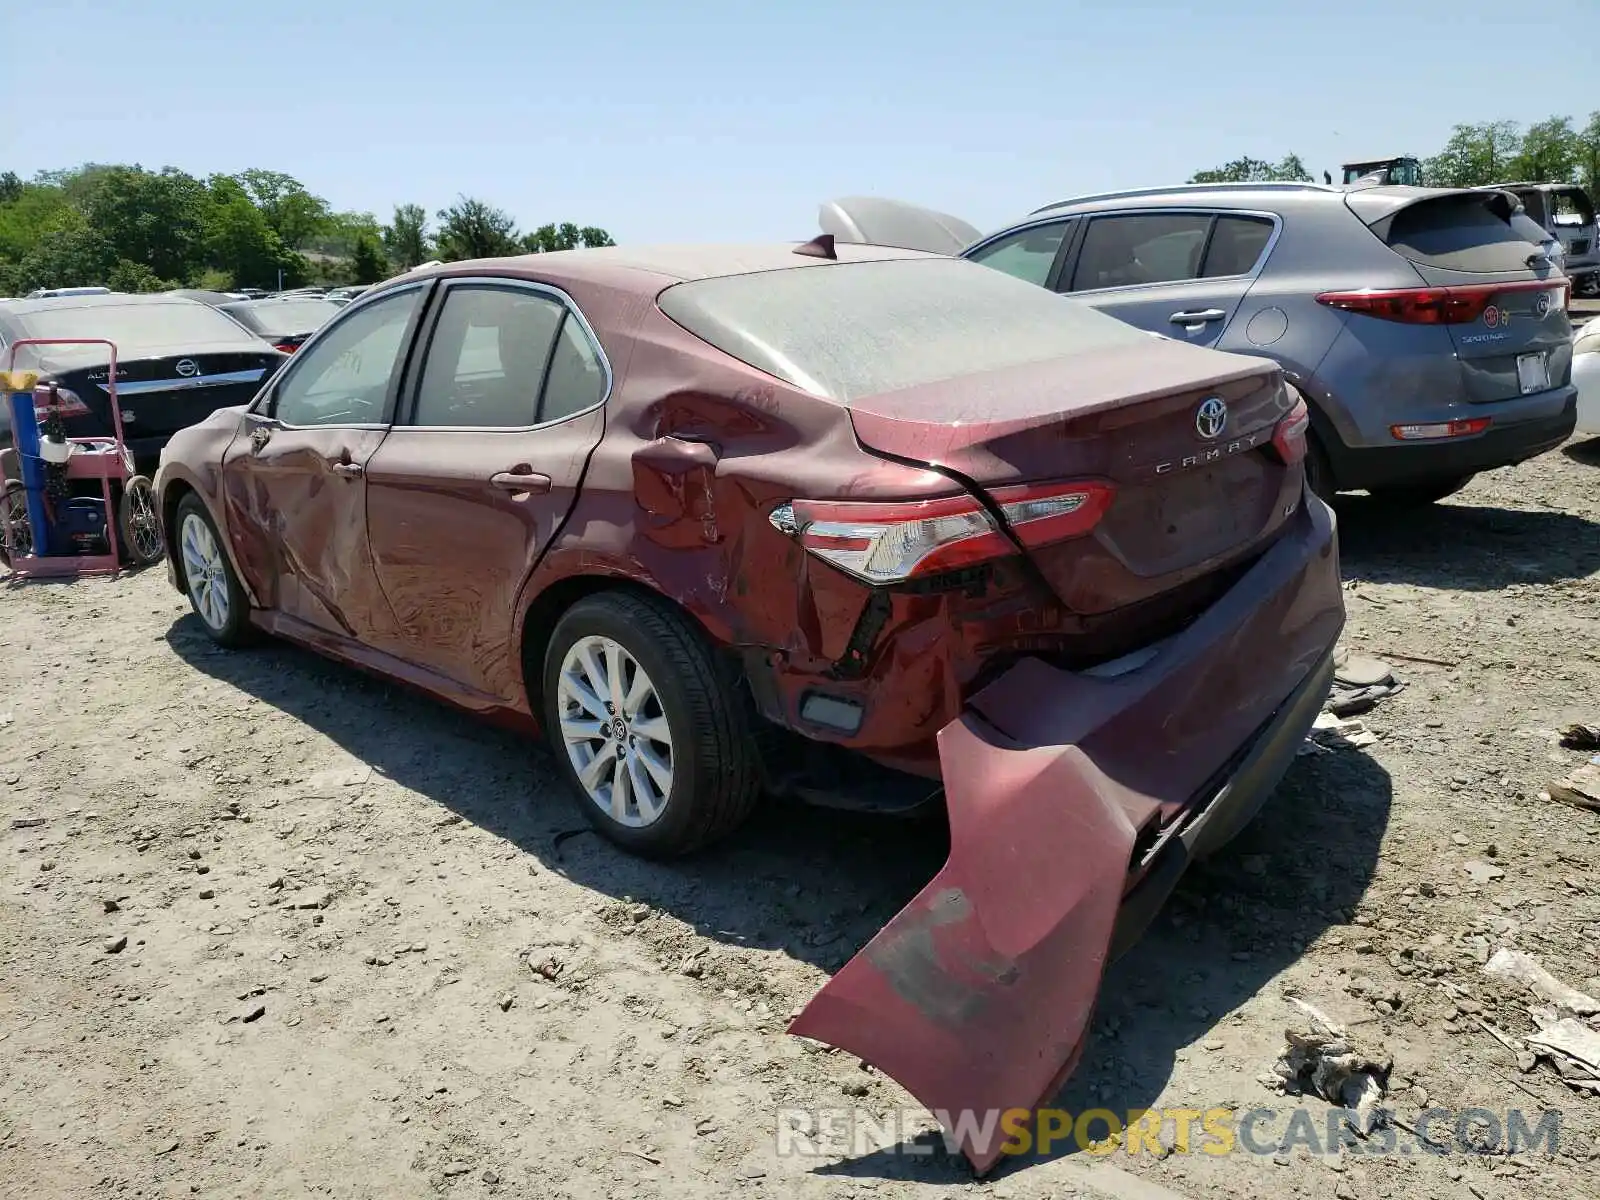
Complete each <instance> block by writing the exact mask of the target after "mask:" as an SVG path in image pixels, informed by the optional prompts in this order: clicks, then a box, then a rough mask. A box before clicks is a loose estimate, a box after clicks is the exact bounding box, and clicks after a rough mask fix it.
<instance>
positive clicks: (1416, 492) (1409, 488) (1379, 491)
mask: <svg viewBox="0 0 1600 1200" xmlns="http://www.w3.org/2000/svg"><path fill="white" fill-rule="evenodd" d="M1471 482H1472V476H1471V475H1456V476H1452V477H1451V478H1449V479H1432V480H1424V481H1422V482H1420V483H1413V484H1407V485H1406V486H1404V487H1387V488H1371V489H1369V491H1370V492H1371V495H1372V498H1373V499H1374V500H1376V501H1378V502H1379V503H1381V504H1389V505H1393V506H1394V507H1396V508H1420V507H1422V506H1423V505H1424V504H1432V503H1433V502H1434V501H1436V500H1443V499H1444V498H1445V497H1446V496H1453V495H1455V494H1456V493H1457V492H1459V491H1460V490H1461V489H1462V488H1464V487H1466V486H1467V484H1469V483H1471Z"/></svg>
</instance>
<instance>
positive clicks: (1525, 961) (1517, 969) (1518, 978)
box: [1483, 948, 1600, 1017]
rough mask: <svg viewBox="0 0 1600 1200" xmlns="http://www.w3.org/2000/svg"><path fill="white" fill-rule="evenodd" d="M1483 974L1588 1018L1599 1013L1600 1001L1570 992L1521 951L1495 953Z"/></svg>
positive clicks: (1573, 990) (1568, 988) (1500, 950)
mask: <svg viewBox="0 0 1600 1200" xmlns="http://www.w3.org/2000/svg"><path fill="white" fill-rule="evenodd" d="M1483 973H1484V974H1485V975H1492V976H1494V977H1495V978H1496V979H1503V980H1506V981H1507V982H1509V983H1520V984H1521V985H1522V986H1523V987H1525V988H1527V989H1528V990H1529V991H1530V992H1532V993H1533V994H1534V995H1535V996H1538V997H1539V999H1541V1000H1547V1001H1549V1002H1550V1003H1551V1004H1554V1005H1556V1006H1558V1007H1560V1008H1564V1009H1566V1010H1567V1011H1568V1012H1573V1013H1577V1014H1578V1015H1579V1016H1580V1017H1586V1016H1589V1015H1591V1014H1593V1013H1600V1001H1597V1000H1595V999H1594V997H1592V996H1586V995H1584V994H1583V993H1582V992H1580V991H1578V990H1576V989H1575V988H1570V987H1568V986H1567V985H1566V984H1564V983H1562V982H1561V981H1560V980H1559V979H1557V978H1556V977H1555V976H1554V975H1552V974H1550V972H1549V971H1546V970H1545V969H1544V968H1543V967H1541V966H1540V965H1539V964H1538V962H1536V961H1535V960H1534V959H1533V958H1532V957H1530V956H1529V955H1526V954H1524V953H1523V952H1522V951H1521V950H1510V949H1505V948H1502V949H1499V950H1496V951H1495V952H1494V954H1493V956H1492V957H1491V958H1490V959H1489V961H1488V962H1486V963H1484V964H1483Z"/></svg>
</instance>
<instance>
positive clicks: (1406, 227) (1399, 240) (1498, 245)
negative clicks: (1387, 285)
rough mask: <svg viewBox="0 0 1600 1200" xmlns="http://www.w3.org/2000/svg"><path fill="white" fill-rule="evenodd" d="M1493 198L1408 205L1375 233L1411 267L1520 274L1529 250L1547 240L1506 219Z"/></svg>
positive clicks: (1520, 218)
mask: <svg viewBox="0 0 1600 1200" xmlns="http://www.w3.org/2000/svg"><path fill="white" fill-rule="evenodd" d="M1502 205H1503V201H1498V200H1497V198H1496V197H1495V195H1494V194H1493V193H1482V194H1478V195H1473V194H1470V193H1469V194H1465V195H1463V194H1460V193H1457V194H1455V195H1450V196H1441V197H1440V198H1438V199H1436V200H1423V201H1421V202H1420V203H1417V204H1411V205H1408V206H1407V207H1405V208H1402V209H1401V210H1400V211H1399V212H1397V213H1395V214H1394V216H1393V217H1391V218H1389V220H1388V222H1387V224H1388V229H1387V231H1386V232H1385V231H1384V230H1383V225H1384V222H1379V224H1378V225H1377V226H1375V227H1374V232H1377V233H1379V235H1380V236H1381V237H1383V239H1384V241H1386V242H1387V243H1388V244H1389V248H1390V249H1391V250H1394V251H1395V252H1396V253H1398V254H1401V255H1403V256H1404V257H1406V258H1408V259H1410V260H1411V261H1412V262H1414V263H1421V264H1423V265H1425V266H1430V267H1439V268H1440V269H1442V270H1446V271H1473V272H1479V273H1482V274H1490V273H1498V272H1503V271H1525V270H1527V269H1528V256H1529V255H1530V254H1532V253H1533V247H1534V246H1537V245H1538V244H1539V243H1540V242H1542V241H1545V240H1546V239H1547V238H1548V237H1549V235H1548V234H1546V233H1545V231H1544V229H1543V228H1542V227H1541V226H1540V225H1539V223H1538V222H1537V221H1534V220H1532V219H1531V218H1530V217H1528V216H1527V215H1526V214H1525V213H1522V212H1517V213H1515V214H1513V215H1512V216H1511V217H1510V219H1509V220H1508V219H1507V218H1505V217H1503V216H1501V215H1500V213H1499V212H1497V211H1496V209H1498V208H1500V207H1502Z"/></svg>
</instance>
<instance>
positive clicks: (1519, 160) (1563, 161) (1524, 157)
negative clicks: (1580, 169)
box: [1495, 117, 1579, 183]
mask: <svg viewBox="0 0 1600 1200" xmlns="http://www.w3.org/2000/svg"><path fill="white" fill-rule="evenodd" d="M1578 155H1579V143H1578V134H1577V131H1576V130H1574V129H1573V128H1572V118H1571V117H1550V118H1549V119H1548V120H1544V121H1538V122H1535V123H1534V124H1532V125H1530V126H1528V132H1527V133H1525V134H1523V136H1522V146H1521V148H1520V149H1519V150H1518V152H1517V157H1516V158H1515V159H1513V160H1512V164H1511V170H1510V174H1511V175H1512V176H1514V177H1515V179H1516V180H1531V181H1535V182H1538V183H1571V182H1572V177H1573V175H1574V173H1575V172H1576V170H1577V166H1578ZM1495 182H1513V181H1512V180H1496V181H1495Z"/></svg>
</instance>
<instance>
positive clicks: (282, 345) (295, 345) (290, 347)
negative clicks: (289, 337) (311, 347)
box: [272, 342, 300, 354]
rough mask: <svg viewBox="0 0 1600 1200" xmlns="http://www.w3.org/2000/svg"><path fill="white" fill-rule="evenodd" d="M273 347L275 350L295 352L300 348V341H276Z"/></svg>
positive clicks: (287, 352) (286, 352)
mask: <svg viewBox="0 0 1600 1200" xmlns="http://www.w3.org/2000/svg"><path fill="white" fill-rule="evenodd" d="M272 348H273V349H274V350H281V351H283V353H285V354H293V353H294V352H295V351H296V350H298V349H300V343H299V342H277V343H275V344H274V345H273V347H272Z"/></svg>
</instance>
